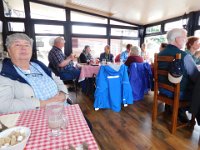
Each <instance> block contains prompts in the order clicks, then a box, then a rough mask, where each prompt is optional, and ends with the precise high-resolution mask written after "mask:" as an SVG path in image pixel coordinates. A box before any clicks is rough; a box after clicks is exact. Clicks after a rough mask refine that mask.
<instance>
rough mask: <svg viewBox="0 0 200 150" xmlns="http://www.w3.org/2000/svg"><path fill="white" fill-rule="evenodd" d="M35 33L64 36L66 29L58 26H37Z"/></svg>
mask: <svg viewBox="0 0 200 150" xmlns="http://www.w3.org/2000/svg"><path fill="white" fill-rule="evenodd" d="M35 33H40V34H64V27H63V26H58V25H42V24H35Z"/></svg>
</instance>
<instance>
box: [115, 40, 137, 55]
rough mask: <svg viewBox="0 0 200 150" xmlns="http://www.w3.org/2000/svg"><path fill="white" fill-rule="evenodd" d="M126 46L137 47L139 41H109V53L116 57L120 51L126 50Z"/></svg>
mask: <svg viewBox="0 0 200 150" xmlns="http://www.w3.org/2000/svg"><path fill="white" fill-rule="evenodd" d="M127 44H132V45H136V46H139V40H123V39H111V53H112V54H113V55H114V56H117V55H118V54H120V53H121V52H122V51H125V50H126V45H127Z"/></svg>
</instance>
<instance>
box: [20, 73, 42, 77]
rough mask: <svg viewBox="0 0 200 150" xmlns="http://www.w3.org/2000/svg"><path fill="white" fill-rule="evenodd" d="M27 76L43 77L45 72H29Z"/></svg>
mask: <svg viewBox="0 0 200 150" xmlns="http://www.w3.org/2000/svg"><path fill="white" fill-rule="evenodd" d="M24 75H25V76H27V77H28V76H31V77H41V76H43V74H41V73H28V74H24Z"/></svg>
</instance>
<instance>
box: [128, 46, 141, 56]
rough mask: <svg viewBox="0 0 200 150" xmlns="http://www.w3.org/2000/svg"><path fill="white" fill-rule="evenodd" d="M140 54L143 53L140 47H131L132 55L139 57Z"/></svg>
mask: <svg viewBox="0 0 200 150" xmlns="http://www.w3.org/2000/svg"><path fill="white" fill-rule="evenodd" d="M140 52H141V49H140V47H138V46H132V47H131V52H130V54H131V55H135V56H139V55H140Z"/></svg>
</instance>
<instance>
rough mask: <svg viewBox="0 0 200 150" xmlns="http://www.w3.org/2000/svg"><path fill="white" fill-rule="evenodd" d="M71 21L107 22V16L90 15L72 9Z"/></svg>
mask: <svg viewBox="0 0 200 150" xmlns="http://www.w3.org/2000/svg"><path fill="white" fill-rule="evenodd" d="M71 21H77V22H90V23H101V24H107V19H106V18H102V17H97V16H93V15H88V14H84V13H80V12H76V11H71Z"/></svg>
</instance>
